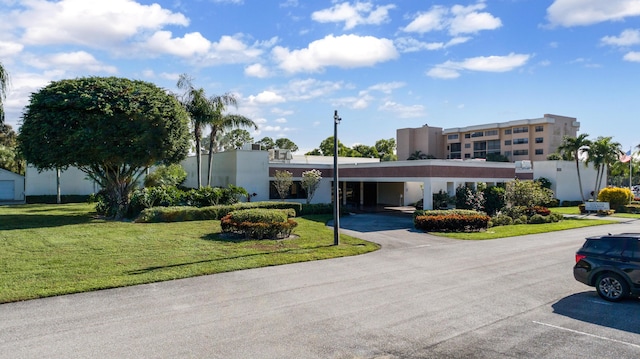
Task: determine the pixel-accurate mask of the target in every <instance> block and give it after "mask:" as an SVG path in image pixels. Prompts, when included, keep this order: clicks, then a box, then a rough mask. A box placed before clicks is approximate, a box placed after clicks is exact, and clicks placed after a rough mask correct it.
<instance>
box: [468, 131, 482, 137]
mask: <svg viewBox="0 0 640 359" xmlns="http://www.w3.org/2000/svg"><path fill="white" fill-rule="evenodd" d="M482 136H484V132H482V131H478V132H474V133H472V134H471V137H482Z"/></svg>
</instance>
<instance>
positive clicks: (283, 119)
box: [275, 117, 287, 123]
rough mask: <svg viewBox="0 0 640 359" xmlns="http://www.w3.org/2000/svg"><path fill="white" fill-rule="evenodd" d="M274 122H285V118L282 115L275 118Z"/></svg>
mask: <svg viewBox="0 0 640 359" xmlns="http://www.w3.org/2000/svg"><path fill="white" fill-rule="evenodd" d="M275 123H287V119H286V118H284V117H280V118H277V119H276V120H275Z"/></svg>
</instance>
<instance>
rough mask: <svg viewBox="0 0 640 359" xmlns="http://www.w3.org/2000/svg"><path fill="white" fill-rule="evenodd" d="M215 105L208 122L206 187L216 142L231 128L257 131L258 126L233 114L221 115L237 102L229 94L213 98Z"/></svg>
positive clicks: (208, 181)
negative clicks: (251, 128) (248, 128)
mask: <svg viewBox="0 0 640 359" xmlns="http://www.w3.org/2000/svg"><path fill="white" fill-rule="evenodd" d="M212 99H213V100H214V101H213V103H214V104H215V112H214V116H213V117H212V118H211V121H210V122H208V125H209V127H211V132H210V133H209V158H208V159H209V167H208V173H207V185H208V186H211V167H213V154H214V152H215V149H216V147H217V146H216V141H217V139H219V138H220V136H221V135H222V134H223V133H224V132H225V131H228V130H230V129H233V128H239V127H253V128H254V129H256V130H257V129H258V125H257V124H256V123H255V122H253V120H251V119H249V118H248V117H244V116H241V115H233V114H223V112H224V111H225V110H226V107H227V106H228V105H233V106H237V100H236V98H235V96H233V95H231V94H224V95H222V96H215V97H213V98H212Z"/></svg>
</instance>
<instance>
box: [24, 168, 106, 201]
mask: <svg viewBox="0 0 640 359" xmlns="http://www.w3.org/2000/svg"><path fill="white" fill-rule="evenodd" d="M25 178H26V179H25V191H24V192H25V195H27V196H42V195H56V193H57V188H56V171H55V170H53V171H42V172H38V170H37V169H36V168H35V167H32V166H27V171H26V173H25ZM99 190H100V187H99V186H98V185H97V184H96V183H95V182H93V180H91V179H89V178H87V175H86V174H85V173H84V172H82V171H80V170H79V169H77V168H75V167H69V168H68V169H66V170H64V171H61V173H60V194H61V195H90V194H92V193H96V192H98V191H99Z"/></svg>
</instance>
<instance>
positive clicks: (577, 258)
mask: <svg viewBox="0 0 640 359" xmlns="http://www.w3.org/2000/svg"><path fill="white" fill-rule="evenodd" d="M585 258H587V256H585V255H584V254H577V253H576V263H578V262H580V261H581V260H583V259H585Z"/></svg>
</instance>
